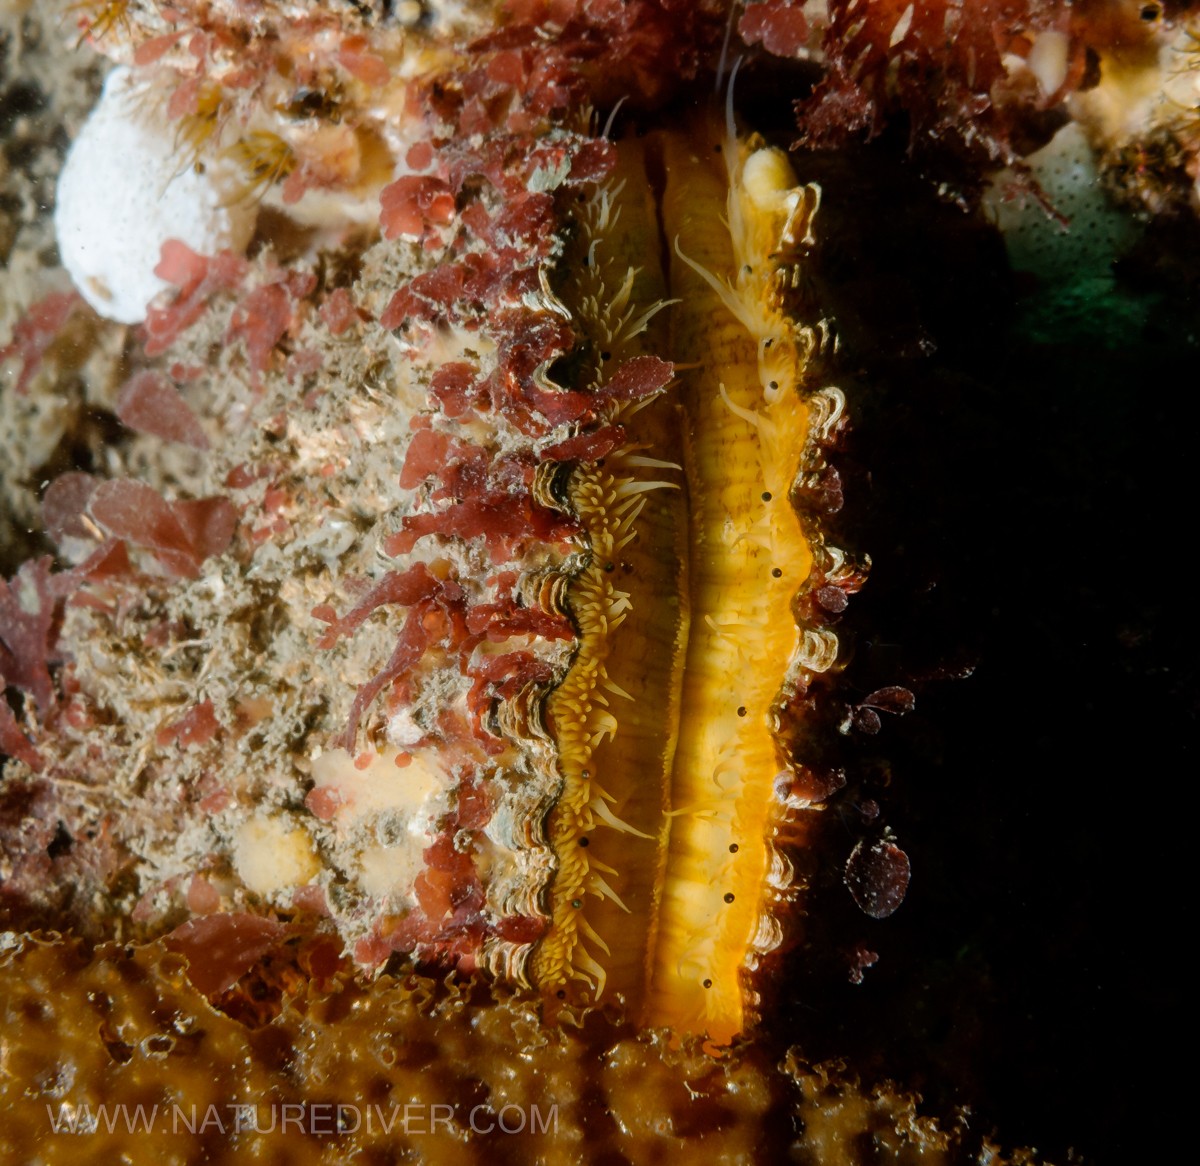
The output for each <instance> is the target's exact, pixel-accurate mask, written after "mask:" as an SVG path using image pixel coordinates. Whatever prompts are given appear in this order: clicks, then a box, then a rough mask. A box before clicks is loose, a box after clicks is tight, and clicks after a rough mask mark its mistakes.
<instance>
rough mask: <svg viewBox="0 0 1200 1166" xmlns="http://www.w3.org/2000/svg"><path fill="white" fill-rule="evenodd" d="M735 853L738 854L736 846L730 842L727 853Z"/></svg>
mask: <svg viewBox="0 0 1200 1166" xmlns="http://www.w3.org/2000/svg"><path fill="white" fill-rule="evenodd" d="M737 852H738V844H737V843H736V842H731V843H730V844H729V853H730V854H737Z"/></svg>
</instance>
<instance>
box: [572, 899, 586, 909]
mask: <svg viewBox="0 0 1200 1166" xmlns="http://www.w3.org/2000/svg"><path fill="white" fill-rule="evenodd" d="M571 906H572V907H574V908H575V910H576V911H578V910H579V909H580V908H581V907H582V906H583V900H582V899H572V900H571Z"/></svg>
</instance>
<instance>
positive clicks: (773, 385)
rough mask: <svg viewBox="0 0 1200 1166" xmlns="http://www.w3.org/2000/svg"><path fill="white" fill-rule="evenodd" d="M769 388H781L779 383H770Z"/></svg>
mask: <svg viewBox="0 0 1200 1166" xmlns="http://www.w3.org/2000/svg"><path fill="white" fill-rule="evenodd" d="M768 387H769V388H772V389H777V388H779V382H778V381H769V382H768Z"/></svg>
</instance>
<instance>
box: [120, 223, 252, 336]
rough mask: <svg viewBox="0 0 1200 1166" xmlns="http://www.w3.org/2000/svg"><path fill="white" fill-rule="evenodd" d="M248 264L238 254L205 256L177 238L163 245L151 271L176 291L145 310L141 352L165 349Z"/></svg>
mask: <svg viewBox="0 0 1200 1166" xmlns="http://www.w3.org/2000/svg"><path fill="white" fill-rule="evenodd" d="M247 270H248V265H247V263H246V260H245V259H243V258H241V256H238V255H234V254H232V253H231V252H228V251H224V252H222V253H221V254H219V255H215V256H213V257H212V258H208V257H206V256H204V255H197V254H196V252H195V251H193V250H192V249H191V248H190V247H188V246H187V245H186V244H184V243H181V242H179V240H177V239H168V240H167V242H166V243H164V244H163V249H162V260H161V262H160V263H159V265H158V266H157V267H156V268H155V269H154V274H155V275H157V276H158V277H159V278H160V279H164V280H166V281H167V283H170V284H173V285H174V286H175V287H176V288H177V289H178V291H177V293H176V294H175V296H174V298H173V299H172V300H171V302H170V303H169V304H167V305H166V306H163V307H151V308H150V309H149V311H148V312H147V313H146V322H145V324H144V325H142V327H143V328H144V330H145V335H146V341H145V353H146V355H147V356H148V357H150V356H159V355H161V354H162V353H164V352H166V351H167V350H168V349H169V348H170V347H171V346H172V345H173V344H174V343H175V342H176V341H177V340H178V339H179V338H180V336H182V335H183V333H184V332H186V331H187V329H188V328H190V327H191V326H192V325H193V324H194V323H196V321H197V320H199V319H200V317H201V316H202V315H203V314H204V312H205V310H206V309H207V308H208V306H209V303H210V301H211V300H212V298H213V296H215V295H216V294H218V293H219V292H225V291H232V290H234V289H235V288H237V287H238V286H239V285H240V283H241V281H242V280H243V279H244V278H245V275H246V272H247Z"/></svg>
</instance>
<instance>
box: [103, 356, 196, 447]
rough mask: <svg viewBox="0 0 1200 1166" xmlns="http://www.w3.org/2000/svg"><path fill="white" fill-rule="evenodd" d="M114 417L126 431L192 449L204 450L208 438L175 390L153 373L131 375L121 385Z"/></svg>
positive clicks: (144, 371)
mask: <svg viewBox="0 0 1200 1166" xmlns="http://www.w3.org/2000/svg"><path fill="white" fill-rule="evenodd" d="M116 413H117V417H118V418H119V419H120V420H121V421H122V422H123V423H124V424H126V425H128V426H129V428H130V429H136V430H138V431H140V432H142V433H150V434H153V435H154V436H155V437H161V438H163V440H164V441H178V442H179V443H180V444H182V445H190V446H191V447H192V448H193V449H200V450H204V449H208V436H207V434H205V432H204V429H203V427H202V426H201V424H200V422H199V420H198V419H197V417H196V414H195V413H194V412H193V411H192V410H191V409H190V408H189V407H188V404H187V402H186V401H185V400H184V399H183V397H182V396H180V393H179V389H178V388H176V387H175V386H174V385H173V384H171V383H170V381H168V380H167V378H166V377H165V376H163V375H162V373H160V372H156V371H155V370H153V369H144V370H143V371H142V372H139V373H135V374H134V375H133V376H132V377H130V379H129V380H128V381H126V382H125V384H124V386H123V387H122V389H121V392H120V394H119V395H118V396H117V404H116Z"/></svg>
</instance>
